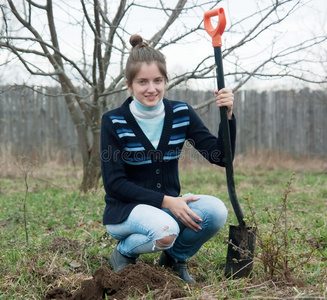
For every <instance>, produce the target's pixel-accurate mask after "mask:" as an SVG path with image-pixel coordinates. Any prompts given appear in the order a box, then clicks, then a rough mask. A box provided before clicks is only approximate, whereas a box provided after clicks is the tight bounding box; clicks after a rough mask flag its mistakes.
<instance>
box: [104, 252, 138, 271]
mask: <svg viewBox="0 0 327 300" xmlns="http://www.w3.org/2000/svg"><path fill="white" fill-rule="evenodd" d="M135 263H136V259H135V258H133V257H127V256H125V255H122V254H121V253H120V252H119V251H118V250H117V247H116V248H115V249H114V251H113V252H112V253H111V255H110V264H111V265H112V267H113V268H114V271H115V272H118V271H120V270H121V269H123V268H125V267H126V266H128V265H129V264H135Z"/></svg>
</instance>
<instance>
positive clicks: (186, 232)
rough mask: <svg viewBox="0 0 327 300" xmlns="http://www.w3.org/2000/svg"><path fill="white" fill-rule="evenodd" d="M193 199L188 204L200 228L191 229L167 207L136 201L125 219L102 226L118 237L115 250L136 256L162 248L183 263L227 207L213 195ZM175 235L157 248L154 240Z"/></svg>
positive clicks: (223, 218) (215, 229)
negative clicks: (171, 240)
mask: <svg viewBox="0 0 327 300" xmlns="http://www.w3.org/2000/svg"><path fill="white" fill-rule="evenodd" d="M197 196H199V197H200V199H199V200H197V201H191V202H188V205H189V207H190V208H191V209H192V210H193V211H194V212H195V213H196V214H197V215H198V216H199V217H200V218H201V219H202V220H203V221H202V222H200V223H199V225H200V226H201V227H202V230H199V231H198V232H195V231H194V230H192V229H190V228H188V227H186V226H185V225H184V224H183V223H181V222H180V221H179V220H178V219H177V218H176V217H175V216H174V215H173V214H172V213H171V212H170V211H169V210H167V209H158V208H156V207H153V206H150V205H145V204H139V205H137V206H136V207H135V208H134V209H133V210H132V212H131V213H130V215H129V216H128V218H127V219H126V220H125V221H124V222H122V223H120V224H110V225H106V228H107V231H108V233H109V234H110V235H111V236H112V237H113V238H115V239H117V240H119V241H120V242H119V244H118V246H117V249H118V251H119V252H120V253H121V254H123V255H125V256H128V257H134V258H137V257H138V256H139V255H140V254H142V253H152V252H157V251H162V250H165V251H166V252H167V253H168V255H169V256H171V257H172V258H173V259H174V260H175V261H176V262H177V261H179V262H186V261H187V259H188V258H190V257H192V256H193V255H194V254H195V253H197V252H198V251H199V249H200V248H201V246H202V245H203V244H204V243H205V242H206V241H208V240H209V239H210V238H211V237H213V236H214V235H215V234H216V233H217V232H218V231H219V230H220V229H221V228H222V227H223V226H224V224H225V223H226V219H227V209H226V207H225V205H224V203H223V202H222V201H221V200H220V199H218V198H216V197H213V196H207V195H197ZM170 235H175V236H176V238H175V241H174V243H173V244H172V245H170V246H168V247H158V246H157V245H156V243H155V242H156V241H157V240H160V239H162V238H164V237H166V236H170Z"/></svg>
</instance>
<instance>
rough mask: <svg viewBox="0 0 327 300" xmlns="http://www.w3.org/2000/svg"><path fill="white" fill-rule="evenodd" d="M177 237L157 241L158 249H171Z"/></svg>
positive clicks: (170, 236)
mask: <svg viewBox="0 0 327 300" xmlns="http://www.w3.org/2000/svg"><path fill="white" fill-rule="evenodd" d="M175 238H176V235H169V236H165V237H164V238H162V239H160V240H156V246H158V247H169V246H170V245H172V243H173V242H174V241H175Z"/></svg>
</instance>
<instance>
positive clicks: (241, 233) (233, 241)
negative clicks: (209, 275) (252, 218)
mask: <svg viewBox="0 0 327 300" xmlns="http://www.w3.org/2000/svg"><path fill="white" fill-rule="evenodd" d="M228 240H229V243H228V248H227V258H226V266H225V276H226V277H233V278H241V277H248V276H249V275H250V273H251V271H252V269H253V257H254V250H255V243H256V227H247V226H239V225H238V226H234V225H231V226H230V227H229V239H228Z"/></svg>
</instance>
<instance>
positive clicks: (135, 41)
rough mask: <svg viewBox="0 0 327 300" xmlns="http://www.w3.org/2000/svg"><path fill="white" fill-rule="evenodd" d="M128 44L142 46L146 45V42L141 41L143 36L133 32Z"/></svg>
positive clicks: (135, 46)
mask: <svg viewBox="0 0 327 300" xmlns="http://www.w3.org/2000/svg"><path fill="white" fill-rule="evenodd" d="M129 42H130V44H131V45H132V47H133V48H139V47H142V46H148V43H146V42H143V38H142V37H141V36H140V35H138V34H133V35H132V36H131V37H130V39H129Z"/></svg>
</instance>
